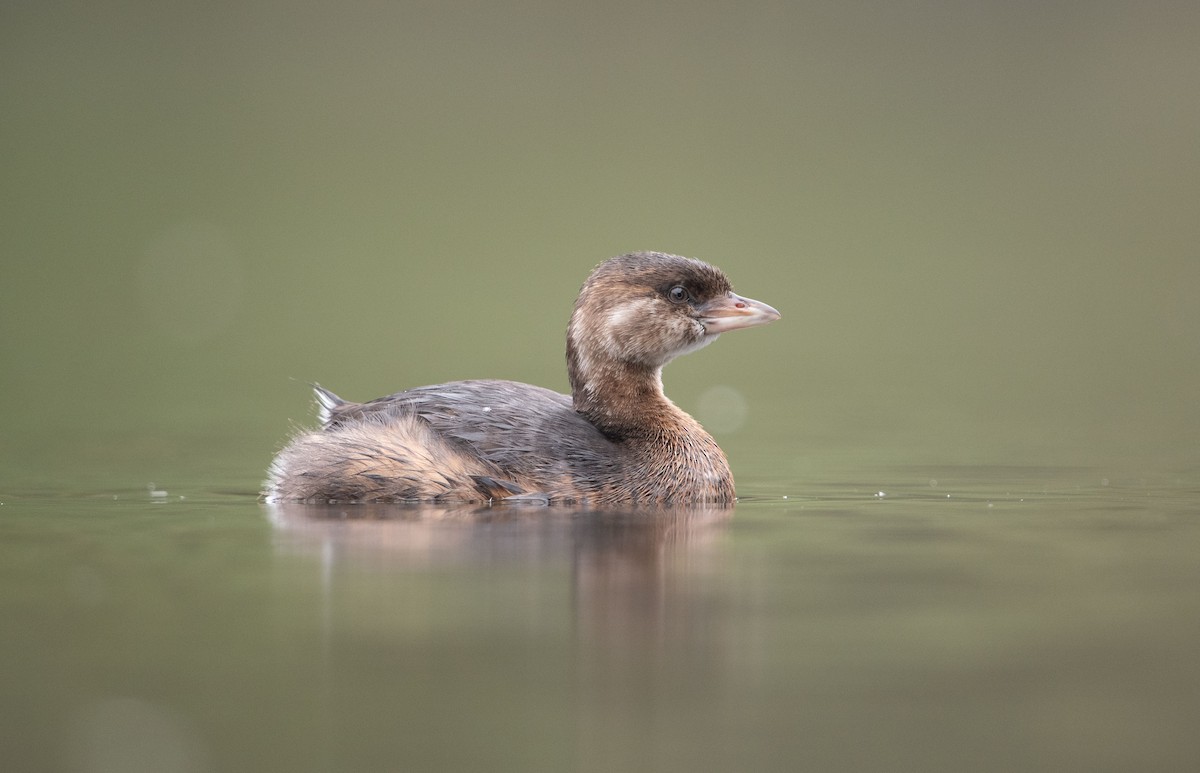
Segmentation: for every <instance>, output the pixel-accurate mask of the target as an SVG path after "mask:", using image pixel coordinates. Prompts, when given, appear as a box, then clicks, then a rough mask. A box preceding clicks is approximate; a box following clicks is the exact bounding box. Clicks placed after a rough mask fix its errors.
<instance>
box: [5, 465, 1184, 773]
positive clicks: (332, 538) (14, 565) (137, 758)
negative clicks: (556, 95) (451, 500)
mask: <svg viewBox="0 0 1200 773" xmlns="http://www.w3.org/2000/svg"><path fill="white" fill-rule="evenodd" d="M871 472H872V473H873V474H872V476H871V481H870V484H869V485H868V484H867V483H865V482H864V483H863V484H862V485H857V486H855V485H850V484H838V485H825V486H818V485H812V486H808V487H806V488H807V490H806V491H804V492H794V493H793V494H790V495H788V498H787V499H783V498H782V495H776V494H774V493H767V492H764V493H763V494H762V496H761V497H760V498H749V499H748V500H746V501H743V502H741V503H739V504H738V506H737V507H736V508H735V509H733V510H722V509H711V510H687V509H680V510H673V511H669V512H618V511H603V512H588V511H581V510H574V509H559V508H551V509H546V508H536V507H522V508H475V509H471V508H467V509H444V508H443V509H437V508H399V507H315V506H267V505H264V504H260V503H259V502H257V501H256V500H255V499H254V498H253V497H252V496H249V495H246V494H236V493H230V494H212V493H208V494H205V493H203V492H191V493H189V494H186V495H183V496H182V497H181V496H180V495H179V494H178V493H176V492H172V491H169V490H168V491H165V492H163V491H156V492H150V491H148V490H146V491H138V490H134V491H122V492H119V493H116V494H112V493H106V494H104V495H99V494H97V495H93V496H60V497H49V496H44V495H42V496H34V495H30V496H18V497H16V498H7V499H6V500H5V501H4V504H3V506H2V507H3V510H2V515H3V518H0V531H2V535H0V567H2V572H3V579H2V582H0V609H3V611H4V619H5V626H4V633H3V635H2V636H0V658H2V659H3V662H4V663H5V664H6V668H5V676H4V681H5V691H4V698H3V700H2V701H0V709H2V710H3V722H4V726H5V727H6V733H5V741H4V747H5V748H4V757H5V759H6V760H7V761H8V765H9V766H10V769H13V770H53V769H57V770H86V771H92V770H124V771H138V770H157V771H174V770H187V771H193V770H235V769H253V770H373V769H380V770H381V769H392V770H394V769H403V770H433V769H438V770H502V769H509V770H572V769H574V770H618V769H620V770H624V769H629V770H666V771H669V770H697V769H702V770H729V769H757V770H795V769H820V770H962V769H964V768H970V769H980V770H997V771H1001V770H1014V769H1023V770H1127V769H1131V768H1137V769H1143V770H1154V769H1157V770H1186V769H1191V768H1193V767H1195V764H1196V763H1197V762H1198V761H1200V746H1198V744H1197V741H1196V737H1195V732H1194V718H1195V716H1196V712H1197V710H1198V709H1200V690H1197V686H1198V685H1200V666H1198V665H1197V661H1196V658H1195V652H1196V648H1197V645H1198V644H1200V562H1197V561H1196V559H1195V556H1196V550H1197V547H1198V546H1200V518H1197V502H1198V501H1200V496H1198V492H1197V487H1196V483H1195V481H1194V480H1191V481H1184V480H1181V479H1178V478H1161V479H1157V480H1141V479H1139V480H1126V481H1111V480H1110V481H1104V480H1101V479H1099V478H1097V477H1095V476H1094V475H1092V474H1091V471H1090V470H1080V469H1068V470H1063V469H1058V470H1049V469H1042V470H1031V469H1024V470H1014V469H1012V468H966V469H955V468H942V469H941V470H940V475H941V477H940V478H939V479H938V480H937V481H936V485H934V486H931V485H930V481H928V480H927V479H923V480H917V479H916V478H917V476H916V474H915V471H913V470H908V469H891V470H886V471H885V470H881V469H875V470H872V471H871ZM922 472H924V471H922ZM876 489H880V490H876ZM881 490H882V491H881ZM881 493H882V494H883V495H881ZM164 494H165V495H164Z"/></svg>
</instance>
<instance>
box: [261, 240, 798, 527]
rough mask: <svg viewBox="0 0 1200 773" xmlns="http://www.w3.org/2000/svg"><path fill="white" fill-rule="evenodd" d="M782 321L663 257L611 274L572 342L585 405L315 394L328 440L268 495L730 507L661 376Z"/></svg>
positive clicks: (531, 392)
mask: <svg viewBox="0 0 1200 773" xmlns="http://www.w3.org/2000/svg"><path fill="white" fill-rule="evenodd" d="M778 318H779V313H778V312H777V311H775V310H774V309H773V308H771V307H770V306H767V305H766V304H763V303H759V302H758V301H753V300H750V299H748V298H742V297H739V296H737V295H735V294H734V293H733V290H732V288H731V286H730V284H729V280H728V279H727V278H726V277H725V275H724V274H723V273H722V272H721V271H720V270H719V269H717V268H714V267H713V266H710V265H708V264H705V263H701V262H700V261H698V260H692V259H690V258H683V257H679V256H677V255H666V254H663V253H657V252H639V253H632V254H629V255H622V256H620V257H617V258H612V259H611V260H608V261H606V262H604V263H601V264H600V265H599V266H598V267H596V269H595V270H594V271H593V272H592V274H591V276H589V277H588V280H587V282H585V283H584V285H583V288H582V290H580V293H579V297H578V299H576V301H575V310H574V312H573V313H572V315H571V322H570V325H569V326H568V329H567V373H568V376H569V378H570V382H571V396H570V397H568V396H566V395H561V394H558V393H556V392H551V391H550V390H548V389H542V388H541V387H536V386H531V385H529V384H520V383H517V382H514V381H455V382H451V383H448V384H439V385H436V386H427V387H418V388H415V389H409V390H407V391H404V392H399V393H397V394H394V395H390V396H388V397H381V398H379V399H377V400H372V401H371V402H368V403H351V402H347V401H345V400H342V399H341V398H339V397H337V396H336V395H334V394H333V393H332V392H329V391H328V390H325V389H322V388H321V387H316V392H317V399H318V402H319V403H320V406H321V411H320V414H321V423H322V427H321V429H319V430H317V431H314V432H306V433H302V434H300V435H298V436H297V437H295V438H293V439H292V440H291V442H289V443H288V445H287V446H286V447H285V448H284V449H283V450H282V451H281V452H280V453H279V455H278V456H277V457H276V458H275V460H274V462H272V464H271V469H270V473H269V475H270V477H269V479H268V480H267V483H266V490H265V492H264V496H265V497H266V498H267V499H268V500H269V501H276V502H281V501H293V502H295V501H302V502H349V501H361V502H402V501H433V502H486V501H492V500H497V499H509V500H512V499H517V500H529V501H544V502H564V503H569V502H579V503H589V504H618V503H622V504H636V503H656V504H662V503H671V502H729V501H732V500H733V496H734V491H733V476H732V474H731V473H730V471H729V465H728V463H727V462H726V460H725V455H724V453H722V452H721V449H720V448H719V447H718V446H717V444H716V441H714V440H713V439H712V436H711V435H709V434H708V433H707V432H705V431H704V428H703V427H701V426H700V424H699V422H697V421H696V420H695V419H693V418H692V417H691V416H689V415H688V414H687V413H685V412H683V411H682V410H680V409H679V408H677V407H676V406H675V404H674V403H672V402H671V401H670V400H668V399H667V397H666V395H665V394H663V390H662V367H663V366H664V365H666V364H667V363H668V362H670V361H671V360H672V359H673V358H675V357H677V356H679V355H680V354H686V353H687V352H690V351H694V350H696V349H698V348H700V347H702V346H704V345H706V344H708V343H710V342H711V341H713V340H715V339H716V337H717V336H718V335H719V334H720V333H722V332H725V331H728V330H736V329H738V328H743V327H751V326H754V325H762V324H766V323H768V322H772V321H774V320H776V319H778Z"/></svg>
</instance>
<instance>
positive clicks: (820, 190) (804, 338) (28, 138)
mask: <svg viewBox="0 0 1200 773" xmlns="http://www.w3.org/2000/svg"><path fill="white" fill-rule="evenodd" d="M1198 45H1200V6H1198V5H1197V4H1195V3H1190V2H1178V3H1175V2H1137V3H1133V2H1095V3H1085V4H1079V3H1064V2H1036V3H1035V2H971V3H952V2H932V1H929V0H925V1H910V2H887V3H879V2H865V3H846V2H842V1H841V0H838V2H798V3H778V2H769V3H767V2H741V3H736V4H735V3H729V4H694V3H670V2H667V3H643V2H611V3H603V4H591V5H588V4H583V5H580V4H564V3H558V2H538V1H536V0H534V1H533V2H488V3H483V2H476V3H472V2H466V3H441V2H438V3H433V2H355V3H284V2H271V1H270V0H250V1H249V2H246V1H245V0H239V2H236V3H235V2H211V3H203V4H180V3H152V2H137V1H134V2H105V1H103V0H102V1H100V2H86V3H85V2H37V3H25V2H8V3H5V4H4V5H3V7H2V8H0V116H3V118H2V119H0V142H2V143H3V146H2V147H3V152H2V153H0V196H2V201H3V215H2V217H3V235H4V238H3V253H4V254H3V259H2V261H0V289H2V301H0V331H2V335H0V394H2V396H3V400H0V464H2V465H3V467H4V469H5V470H6V474H7V477H8V479H9V485H10V486H11V485H14V484H15V483H19V484H20V485H25V486H30V487H53V486H54V485H56V481H62V480H64V476H65V477H66V479H69V480H70V481H72V482H73V483H74V484H82V485H84V486H88V485H94V486H100V487H104V486H107V485H115V483H116V482H120V483H122V484H124V483H129V482H133V483H136V484H137V485H143V483H144V482H145V481H146V480H160V479H161V478H167V479H173V480H175V481H178V480H180V479H187V480H189V481H191V482H193V483H198V482H201V481H204V482H208V483H206V485H216V486H226V487H229V488H231V489H235V490H244V491H253V490H254V487H255V486H256V485H257V482H258V480H259V478H260V477H261V475H262V470H263V469H264V467H265V466H266V463H267V461H268V460H269V458H270V456H271V454H272V453H273V451H274V450H275V449H276V448H277V447H278V445H279V444H280V443H281V442H282V440H283V439H284V437H285V436H286V435H287V434H288V432H289V431H291V429H292V427H294V426H295V424H296V423H303V422H307V421H311V415H312V413H311V404H310V397H309V394H308V390H307V387H306V386H305V382H307V381H319V382H321V383H322V384H325V385H327V386H329V387H331V388H332V389H334V390H335V391H337V392H339V393H341V394H342V395H343V396H345V397H348V398H352V399H367V398H370V397H374V396H378V395H381V394H386V393H389V392H392V391H395V390H398V389H400V388H403V387H406V386H412V385H419V384H426V383H436V382H440V381H446V380H451V379H458V378H469V377H496V378H512V379H518V380H522V381H529V382H533V383H537V384H541V385H544V386H549V387H552V388H556V389H560V390H565V389H566V377H565V372H564V367H563V357H562V349H563V335H564V330H565V325H566V320H567V316H568V314H569V312H570V308H571V303H572V301H573V298H574V295H575V292H576V290H577V289H578V286H579V284H580V283H581V282H582V280H583V279H584V277H585V276H586V275H587V273H588V271H589V270H590V269H591V267H592V266H593V265H594V264H596V263H597V262H599V261H600V260H602V259H604V258H606V257H608V256H611V255H615V254H618V253H622V252H626V251H630V250H636V249H655V250H662V251H668V252H676V253H681V254H685V255H690V256H694V257H699V258H702V259H705V260H708V261H710V262H713V263H715V264H717V265H719V266H721V267H723V268H724V269H725V270H726V271H727V272H728V273H729V274H730V275H731V277H732V278H733V280H734V283H735V286H736V288H737V289H738V290H739V292H742V293H743V294H745V295H749V296H751V297H755V298H760V299H762V300H765V301H767V302H769V303H771V304H772V305H774V306H776V307H777V308H779V309H780V310H781V311H782V312H783V320H782V321H780V322H779V323H778V324H776V325H773V326H771V327H769V328H764V329H759V330H754V331H749V332H746V333H738V334H737V335H735V336H726V337H725V340H722V341H721V342H719V343H718V344H717V345H716V346H713V347H710V348H708V349H706V350H705V351H703V352H701V353H699V354H695V355H692V356H690V357H687V358H685V359H683V360H681V361H679V362H677V363H675V364H673V365H672V366H671V367H670V368H669V369H668V371H667V373H666V384H667V389H668V393H669V394H670V395H671V396H672V397H673V398H674V399H675V400H676V402H678V403H679V404H680V405H682V406H683V407H684V408H686V409H688V410H690V411H693V412H695V413H697V415H698V416H700V418H701V419H703V420H707V421H709V422H710V424H714V425H715V428H717V429H722V428H724V429H725V430H726V431H723V432H721V431H719V432H718V439H719V440H720V441H721V443H722V445H724V446H726V448H727V449H728V450H729V452H730V456H731V458H732V459H733V460H734V467H735V470H738V469H740V470H742V471H746V470H750V471H751V472H750V473H749V474H750V476H751V477H750V479H751V480H752V481H753V480H755V479H756V477H755V476H757V479H765V478H768V477H769V478H783V479H787V478H789V477H792V476H801V477H803V476H804V475H807V474H812V471H813V470H814V469H816V466H819V465H820V464H822V463H824V462H826V461H828V460H829V459H834V458H841V459H845V460H851V462H850V463H851V464H853V463H855V462H854V460H864V459H866V460H885V461H888V462H896V463H909V464H923V463H967V464H969V463H980V464H1001V465H1007V464H1011V465H1068V466H1071V465H1101V466H1108V467H1111V468H1113V469H1116V470H1120V471H1126V472H1131V473H1132V472H1136V471H1137V470H1144V469H1150V470H1166V469H1176V468H1179V467H1181V466H1184V467H1189V466H1194V465H1195V462H1196V456H1195V443H1196V437H1197V429H1198V426H1200V422H1198V419H1200V406H1198V401H1197V399H1196V395H1197V383H1198V378H1200V356H1198V353H1200V311H1198V308H1200V304H1197V301H1196V294H1197V289H1198V288H1200V260H1198V259H1197V258H1198V257H1200V256H1198V255H1197V247H1196V245H1197V244H1198V243H1200V142H1198V141H1197V138H1198V137H1200V100H1197V99H1196V94H1197V91H1198V88H1200V56H1198V55H1197V51H1198V50H1200V48H1198ZM730 416H732V420H728V421H726V420H727V419H729V417H730ZM139 476H140V477H139ZM114 478H116V479H119V481H114ZM160 485H162V484H161V481H160Z"/></svg>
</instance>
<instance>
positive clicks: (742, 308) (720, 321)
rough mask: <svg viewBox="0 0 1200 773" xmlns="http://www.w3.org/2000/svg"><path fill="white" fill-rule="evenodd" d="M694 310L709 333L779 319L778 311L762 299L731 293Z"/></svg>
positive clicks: (706, 302) (723, 331)
mask: <svg viewBox="0 0 1200 773" xmlns="http://www.w3.org/2000/svg"><path fill="white" fill-rule="evenodd" d="M696 310H697V311H699V312H700V321H701V322H702V323H703V324H704V330H705V332H706V333H708V334H709V335H717V334H718V333H725V332H728V331H730V330H740V329H741V328H744V327H755V326H756V325H765V324H767V323H768V322H774V321H775V320H777V319H779V312H778V311H775V309H773V308H771V307H770V306H768V305H767V304H765V303H763V302H762V301H756V300H754V299H752V298H743V297H742V296H740V295H735V294H733V293H727V294H726V295H722V296H719V297H717V298H713V299H712V300H711V301H705V302H704V303H702V304H700V305H699V306H697V307H696Z"/></svg>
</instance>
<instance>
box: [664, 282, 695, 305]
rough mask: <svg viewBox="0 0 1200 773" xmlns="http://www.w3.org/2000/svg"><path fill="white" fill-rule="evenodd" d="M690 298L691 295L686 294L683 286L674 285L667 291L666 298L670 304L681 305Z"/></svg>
mask: <svg viewBox="0 0 1200 773" xmlns="http://www.w3.org/2000/svg"><path fill="white" fill-rule="evenodd" d="M690 297H691V295H690V294H689V293H688V291H687V288H686V287H684V286H683V285H675V286H674V287H672V288H671V289H670V290H668V291H667V298H668V299H670V301H671V303H683V302H684V301H686V300H688V299H689V298H690Z"/></svg>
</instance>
